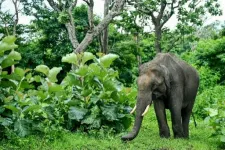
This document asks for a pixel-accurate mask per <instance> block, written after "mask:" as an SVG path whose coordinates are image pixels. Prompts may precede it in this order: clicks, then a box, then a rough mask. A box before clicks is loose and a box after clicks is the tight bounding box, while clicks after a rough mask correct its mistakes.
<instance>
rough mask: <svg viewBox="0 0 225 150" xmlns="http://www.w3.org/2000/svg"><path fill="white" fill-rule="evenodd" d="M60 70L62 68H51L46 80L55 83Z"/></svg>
mask: <svg viewBox="0 0 225 150" xmlns="http://www.w3.org/2000/svg"><path fill="white" fill-rule="evenodd" d="M61 70H62V67H53V68H52V69H51V70H50V71H49V74H48V79H49V80H50V81H51V82H57V81H58V80H57V75H58V73H59V72H60V71H61Z"/></svg>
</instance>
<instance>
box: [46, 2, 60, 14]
mask: <svg viewBox="0 0 225 150" xmlns="http://www.w3.org/2000/svg"><path fill="white" fill-rule="evenodd" d="M47 1H48V3H49V5H50V6H51V7H52V8H53V9H54V10H55V11H57V12H61V10H60V9H59V5H58V4H57V3H55V2H54V1H53V0H47Z"/></svg>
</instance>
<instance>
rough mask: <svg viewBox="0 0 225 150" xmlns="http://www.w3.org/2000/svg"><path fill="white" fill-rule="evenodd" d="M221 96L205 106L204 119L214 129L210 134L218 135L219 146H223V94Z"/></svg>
mask: <svg viewBox="0 0 225 150" xmlns="http://www.w3.org/2000/svg"><path fill="white" fill-rule="evenodd" d="M224 89H225V88H224ZM223 96H224V97H223V98H220V99H216V100H215V103H214V104H213V105H211V107H208V108H205V110H206V112H207V114H208V117H207V118H206V119H205V120H206V121H207V122H208V123H209V126H210V127H212V129H213V130H214V133H213V135H212V136H217V137H219V140H220V142H221V147H222V148H225V94H223Z"/></svg>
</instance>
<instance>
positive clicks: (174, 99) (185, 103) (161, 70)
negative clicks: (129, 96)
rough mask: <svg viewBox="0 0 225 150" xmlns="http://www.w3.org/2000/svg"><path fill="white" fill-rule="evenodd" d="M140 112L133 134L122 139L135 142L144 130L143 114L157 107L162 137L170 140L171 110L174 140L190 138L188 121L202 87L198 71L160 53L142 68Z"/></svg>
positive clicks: (138, 108) (138, 101)
mask: <svg viewBox="0 0 225 150" xmlns="http://www.w3.org/2000/svg"><path fill="white" fill-rule="evenodd" d="M137 84H138V97H137V103H136V105H137V109H136V117H135V122H134V127H133V130H132V131H131V132H130V133H128V134H127V135H125V136H123V137H122V138H121V139H122V140H124V141H129V140H133V139H134V138H135V137H136V136H137V135H138V132H139V130H140V127H141V123H142V120H143V116H142V113H143V112H144V110H145V108H146V106H147V105H149V104H151V103H152V100H153V104H154V109H155V113H156V117H157V120H158V126H159V135H160V137H165V138H168V137H170V131H169V127H168V124H167V120H166V113H165V109H169V110H170V113H171V118H172V128H173V134H174V137H175V138H188V136H189V120H190V116H191V112H192V108H193V105H194V102H195V97H196V94H197V90H198V86H199V75H198V73H197V72H196V70H195V69H194V68H193V67H191V66H190V65H188V64H187V63H186V62H184V61H183V60H181V59H179V58H177V57H176V56H175V55H173V54H170V53H159V54H157V55H156V57H155V58H154V59H153V60H152V61H150V62H147V63H145V64H143V65H141V66H140V68H139V77H138V80H137Z"/></svg>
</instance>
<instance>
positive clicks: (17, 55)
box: [8, 51, 22, 60]
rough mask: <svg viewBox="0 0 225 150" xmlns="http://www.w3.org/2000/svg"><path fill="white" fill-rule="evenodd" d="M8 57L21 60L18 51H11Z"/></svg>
mask: <svg viewBox="0 0 225 150" xmlns="http://www.w3.org/2000/svg"><path fill="white" fill-rule="evenodd" d="M8 58H10V59H13V60H21V58H22V57H21V54H20V53H18V52H16V51H11V52H10V53H9V55H8Z"/></svg>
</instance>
